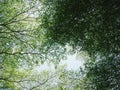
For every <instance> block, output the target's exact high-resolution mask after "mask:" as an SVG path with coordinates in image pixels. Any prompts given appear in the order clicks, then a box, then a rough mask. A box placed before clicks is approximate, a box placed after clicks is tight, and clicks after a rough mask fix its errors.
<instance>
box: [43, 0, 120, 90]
mask: <svg viewBox="0 0 120 90" xmlns="http://www.w3.org/2000/svg"><path fill="white" fill-rule="evenodd" d="M119 4H120V1H118V0H109V1H107V0H101V1H99V0H84V1H83V0H53V1H48V0H45V6H46V11H45V13H44V17H43V18H42V27H43V29H45V30H46V38H47V39H48V42H52V44H54V43H59V44H61V45H63V46H65V45H66V44H69V45H71V46H72V47H73V50H74V51H80V50H82V51H87V52H88V53H89V55H90V57H91V60H90V63H89V62H88V63H89V64H86V65H87V66H88V67H86V70H87V72H86V74H87V75H86V77H88V81H90V84H88V87H87V88H89V87H91V90H93V89H94V90H101V89H103V90H107V89H118V88H119V84H118V82H119V79H120V77H119V76H120V73H119V69H120V67H119V63H120V59H119V58H120V56H119V54H120V53H119V52H120V30H119V26H120V22H119V21H120V17H119V14H120V6H119ZM91 62H92V63H93V64H92V66H93V67H91V66H90V65H91ZM113 67H114V68H113ZM91 83H92V86H91ZM106 83H107V85H108V86H107V85H105V84H106ZM87 88H86V89H87Z"/></svg>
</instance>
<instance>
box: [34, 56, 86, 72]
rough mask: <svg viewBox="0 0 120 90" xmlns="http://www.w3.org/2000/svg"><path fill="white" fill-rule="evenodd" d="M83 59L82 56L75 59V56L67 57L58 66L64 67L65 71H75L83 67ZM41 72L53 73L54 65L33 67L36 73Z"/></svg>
mask: <svg viewBox="0 0 120 90" xmlns="http://www.w3.org/2000/svg"><path fill="white" fill-rule="evenodd" d="M84 61H85V60H84V58H83V56H79V57H77V55H76V54H73V55H67V59H66V60H61V61H60V63H59V66H65V69H66V70H68V71H69V70H73V71H76V70H78V69H79V68H80V66H81V67H83V64H84ZM43 70H52V71H55V65H54V64H53V63H52V62H51V63H47V62H45V63H44V64H41V65H39V66H37V67H35V71H37V72H41V71H43Z"/></svg>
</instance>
